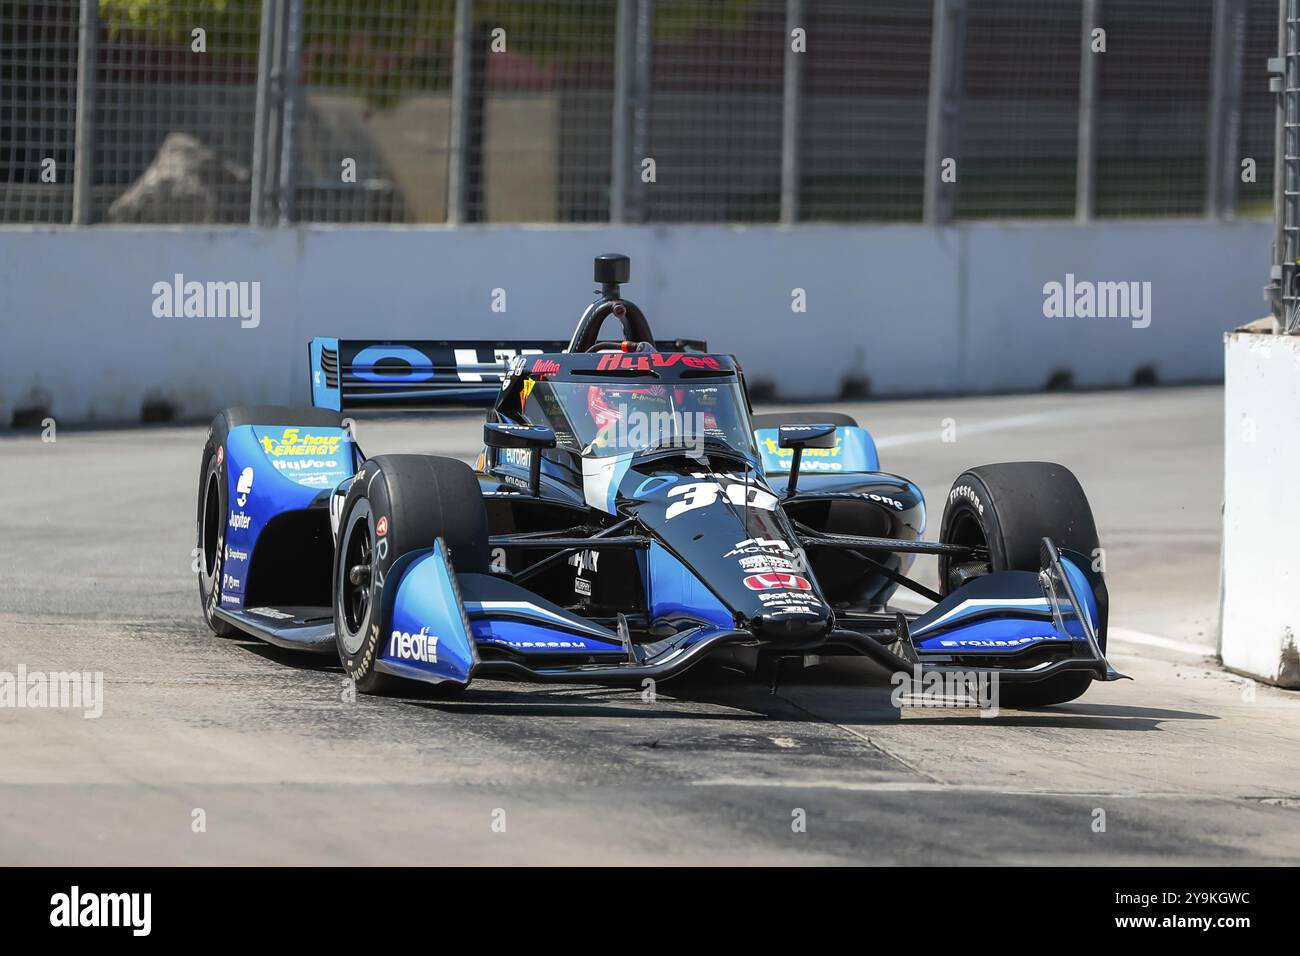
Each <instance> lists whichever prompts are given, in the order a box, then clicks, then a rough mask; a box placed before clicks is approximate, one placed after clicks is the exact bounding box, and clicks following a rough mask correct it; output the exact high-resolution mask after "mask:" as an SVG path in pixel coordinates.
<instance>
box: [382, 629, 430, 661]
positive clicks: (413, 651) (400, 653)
mask: <svg viewBox="0 0 1300 956" xmlns="http://www.w3.org/2000/svg"><path fill="white" fill-rule="evenodd" d="M388 656H389V657H399V658H404V659H406V660H410V661H423V662H424V663H426V664H436V663H438V638H437V637H435V636H434V635H432V634H430V633H429V629H428V628H427V627H422V628H420V633H418V634H406V633H403V632H402V631H393V636H392V637H391V638H389V641H388Z"/></svg>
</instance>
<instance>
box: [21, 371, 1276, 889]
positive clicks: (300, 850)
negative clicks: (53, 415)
mask: <svg viewBox="0 0 1300 956" xmlns="http://www.w3.org/2000/svg"><path fill="white" fill-rule="evenodd" d="M836 408H837V410H843V411H848V412H850V413H852V414H855V415H857V416H858V417H859V419H860V421H862V423H863V424H865V425H867V426H868V427H870V428H871V429H872V430H873V432H874V433H875V434H876V436H877V438H878V441H879V444H880V447H881V456H882V460H883V465H884V467H885V468H887V469H890V470H895V471H897V472H899V473H902V474H905V475H908V476H909V477H911V478H913V479H914V480H916V481H918V482H919V483H920V485H921V486H922V488H923V489H924V490H925V492H926V495H927V498H928V499H929V500H930V501H931V502H932V504H933V506H934V511H933V513H932V515H931V519H932V527H933V525H937V521H938V509H939V506H940V505H941V503H942V500H943V496H944V495H945V494H946V492H947V489H948V487H949V485H950V483H951V481H952V479H953V478H954V477H955V476H956V474H957V473H958V472H959V470H960V469H961V468H962V467H964V466H968V465H973V464H980V463H984V462H989V461H1002V460H1015V459H1027V458H1040V459H1049V460H1056V461H1060V462H1062V463H1064V464H1066V465H1068V466H1069V467H1071V468H1072V469H1074V471H1075V472H1076V473H1077V474H1078V475H1079V477H1080V479H1081V481H1082V482H1083V485H1084V487H1085V488H1086V489H1087V490H1088V492H1089V494H1090V497H1091V499H1092V503H1093V508H1094V511H1095V513H1096V515H1097V519H1098V524H1099V527H1100V530H1101V535H1102V543H1103V545H1104V546H1105V548H1106V560H1107V571H1108V574H1109V577H1110V582H1111V585H1110V587H1111V603H1112V612H1111V615H1112V616H1111V622H1112V632H1111V634H1112V637H1111V640H1112V646H1111V652H1112V653H1111V657H1112V660H1113V662H1114V663H1115V664H1116V666H1117V667H1118V668H1119V669H1120V670H1122V671H1124V672H1126V673H1128V674H1130V675H1132V676H1133V677H1134V678H1135V680H1134V681H1131V682H1128V681H1125V682H1119V683H1114V684H1108V685H1094V686H1093V688H1092V689H1091V690H1090V691H1089V692H1088V694H1087V695H1085V696H1084V697H1083V698H1082V699H1081V700H1079V701H1077V702H1075V703H1073V704H1070V705H1065V706H1060V707H1055V708H1047V709H1042V710H1036V711H1011V710H1005V709H1004V710H1002V711H1001V712H1000V713H999V714H998V715H997V716H996V717H992V718H988V717H981V716H978V715H977V714H975V713H972V712H969V711H931V710H905V711H903V712H901V713H900V712H899V711H898V710H896V709H895V708H894V707H892V706H891V705H890V702H889V695H890V691H891V687H890V685H889V683H888V679H887V676H886V675H885V674H884V673H883V672H881V671H879V670H877V669H875V668H874V667H873V666H872V665H870V664H869V663H867V662H865V661H842V662H837V663H834V664H825V665H821V666H817V667H813V668H809V669H807V670H805V671H804V672H802V673H801V674H799V675H796V676H794V677H792V678H791V679H790V680H789V681H788V682H787V683H785V684H784V685H783V686H782V687H781V688H780V690H779V692H778V693H777V694H775V695H772V694H769V692H768V689H767V688H766V687H763V686H759V685H758V684H755V683H750V682H746V681H745V680H743V679H741V678H738V677H733V676H729V675H726V674H716V673H715V674H706V675H704V676H703V677H700V678H697V679H693V680H688V681H687V682H685V683H673V682H669V683H666V684H662V685H661V686H660V688H659V691H660V692H659V695H658V696H657V698H656V699H655V700H653V701H644V700H643V699H642V698H641V695H640V692H639V691H635V690H612V691H611V690H601V689H591V688H582V687H535V686H529V685H523V684H512V683H500V682H481V683H478V684H476V685H475V686H474V687H473V688H472V689H471V691H470V692H469V693H468V694H466V695H465V696H464V697H463V698H461V699H458V700H456V701H452V702H444V701H439V700H433V699H420V698H402V699H376V698H366V697H362V698H360V699H359V700H357V701H356V702H351V701H349V700H347V699H345V695H344V694H343V687H344V681H343V678H342V674H341V672H340V671H339V669H338V668H337V667H336V666H332V665H331V664H330V663H329V662H328V661H325V660H322V659H319V658H312V657H306V658H304V657H302V656H300V655H295V654H293V653H289V652H283V651H278V650H275V649H273V648H270V647H267V646H265V645H262V644H259V643H257V642H255V641H251V640H225V639H220V638H217V637H215V636H214V635H212V634H210V633H209V632H208V630H207V628H206V627H205V626H204V624H203V621H202V618H201V617H200V613H199V607H198V596H197V586H196V583H195V579H194V575H193V573H192V571H191V561H192V558H191V549H192V548H193V545H194V540H193V539H194V510H195V506H194V495H195V486H196V483H197V468H198V455H199V450H200V446H201V444H202V441H203V436H204V434H205V429H204V428H202V427H159V428H136V429H123V430H102V431H95V430H73V429H64V430H61V431H60V432H58V434H57V440H56V441H54V442H52V443H48V442H42V441H41V440H40V439H39V438H38V437H35V436H32V435H16V434H6V435H3V436H0V672H10V673H16V672H17V670H18V669H19V667H25V668H26V669H27V670H28V671H37V670H41V671H55V670H59V671H69V670H76V671H102V672H103V675H104V710H103V715H102V717H101V718H99V719H85V718H84V717H83V716H82V714H81V712H79V711H72V710H63V709H26V708H23V709H14V708H0V753H3V755H4V759H3V760H0V864H4V865H10V864H116V863H126V864H143V863H160V864H171V863H182V864H184V863H196V864H197V863H213V864H299V863H306V864H331V863H350V864H356V863H362V864H384V863H395V864H408V863H410V864H438V863H486V864H499V863H701V864H726V863H799V864H808V863H820V862H838V863H921V864H935V865H951V864H955V863H1049V862H1050V863H1069V864H1080V865H1090V864H1116V863H1120V864H1122V863H1136V862H1142V863H1210V864H1241V863H1284V862H1287V863H1294V862H1295V861H1296V860H1297V859H1298V858H1300V763H1297V761H1296V760H1295V754H1296V753H1297V752H1300V696H1298V695H1295V694H1289V693H1287V692H1284V691H1279V690H1276V689H1272V688H1268V687H1262V686H1261V687H1258V688H1255V687H1253V686H1252V685H1251V684H1250V683H1249V682H1247V681H1245V680H1243V679H1242V678H1240V677H1236V676H1234V675H1231V674H1228V673H1226V672H1224V671H1223V670H1221V669H1220V668H1218V667H1217V666H1216V665H1215V664H1214V663H1213V661H1211V660H1209V659H1208V657H1209V655H1212V653H1213V644H1214V640H1215V632H1216V621H1217V587H1218V580H1219V528H1220V500H1221V496H1222V441H1223V418H1222V393H1221V391H1220V390H1219V389H1217V388H1195V389H1157V390H1144V391H1134V392H1110V393H1093V394H1078V395H1039V396H1017V397H999V398H974V399H960V400H951V399H945V400H927V401H909V402H890V403H872V404H868V405H845V406H838V407H836ZM945 420H951V424H952V425H953V426H955V437H956V441H944V440H943V437H944V428H945V425H946V424H949V423H948V422H946V421H945ZM480 422H481V417H479V416H473V415H455V416H444V417H440V418H433V417H427V416H426V417H415V418H408V419H405V420H396V419H387V420H375V421H362V422H361V423H360V426H359V428H360V431H359V439H360V441H361V444H362V447H363V448H365V449H366V450H367V452H368V453H369V454H378V453H381V452H383V451H423V452H433V453H440V454H451V455H456V456H459V457H462V458H469V457H470V456H472V455H473V454H474V452H475V451H476V450H477V447H478V444H479V438H480V433H481V430H480ZM948 437H952V434H951V430H950V431H949V435H948ZM922 568H923V569H922V574H923V575H927V576H929V575H932V574H933V571H932V569H927V568H924V566H922ZM801 820H802V821H804V825H803V826H802V827H801V826H799V825H798V824H799V822H800V821H801ZM1103 822H1104V829H1102V827H1101V824H1102V823H1103ZM199 823H202V826H199ZM503 824H504V826H503Z"/></svg>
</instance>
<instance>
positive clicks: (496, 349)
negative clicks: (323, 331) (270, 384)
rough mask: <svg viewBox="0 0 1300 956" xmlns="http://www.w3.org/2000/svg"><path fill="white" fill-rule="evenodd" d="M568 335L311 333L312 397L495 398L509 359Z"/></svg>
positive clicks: (320, 404)
mask: <svg viewBox="0 0 1300 956" xmlns="http://www.w3.org/2000/svg"><path fill="white" fill-rule="evenodd" d="M655 345H656V346H657V347H658V348H659V349H660V351H663V352H683V351H691V352H695V351H699V352H704V351H707V348H708V347H707V345H706V343H704V342H702V341H698V340H694V339H675V340H672V341H660V342H656V343H655ZM568 347H569V343H568V342H559V341H545V340H541V339H537V340H531V341H516V342H502V341H491V340H465V341H454V340H447V341H404V342H394V341H390V340H380V339H330V338H314V339H312V340H311V345H310V346H309V354H310V359H309V361H310V369H311V403H312V405H314V406H316V407H317V408H332V409H334V410H335V411H343V410H345V409H366V408H384V409H425V408H444V407H447V406H455V405H478V406H483V405H491V404H492V403H493V402H495V401H496V397H497V393H498V392H499V391H500V389H501V381H502V379H503V378H504V377H505V373H506V370H507V369H508V367H509V365H510V362H511V360H512V359H514V358H515V357H516V356H520V355H542V354H545V353H551V354H556V353H560V352H564V351H565V350H566V349H568Z"/></svg>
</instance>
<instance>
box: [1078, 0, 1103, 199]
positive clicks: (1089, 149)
mask: <svg viewBox="0 0 1300 956" xmlns="http://www.w3.org/2000/svg"><path fill="white" fill-rule="evenodd" d="M1101 2H1102V0H1083V26H1082V33H1083V37H1082V43H1081V44H1080V47H1081V52H1080V54H1079V156H1078V159H1077V161H1076V164H1075V181H1074V218H1075V219H1076V220H1078V221H1079V222H1090V221H1091V220H1092V217H1093V213H1094V212H1095V210H1096V198H1097V182H1096V180H1097V89H1098V86H1099V85H1100V84H1099V83H1098V78H1099V73H1100V71H1099V70H1098V69H1097V67H1098V62H1097V60H1098V56H1099V54H1096V53H1093V52H1092V31H1093V30H1096V29H1098V28H1099V27H1100V26H1101Z"/></svg>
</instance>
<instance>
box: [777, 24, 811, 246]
mask: <svg viewBox="0 0 1300 956" xmlns="http://www.w3.org/2000/svg"><path fill="white" fill-rule="evenodd" d="M803 14H804V2H803V0H786V5H785V78H784V83H783V87H782V94H781V222H782V223H783V224H785V225H793V224H794V223H796V222H798V221H799V173H800V159H801V157H800V154H799V115H800V108H801V107H802V106H803V57H804V55H803V54H802V53H797V52H795V49H794V42H793V37H792V34H793V33H794V31H795V29H796V28H799V27H802V26H803ZM805 35H806V34H805Z"/></svg>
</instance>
